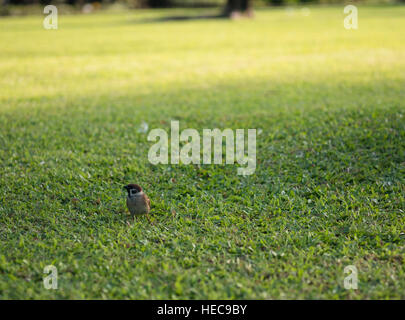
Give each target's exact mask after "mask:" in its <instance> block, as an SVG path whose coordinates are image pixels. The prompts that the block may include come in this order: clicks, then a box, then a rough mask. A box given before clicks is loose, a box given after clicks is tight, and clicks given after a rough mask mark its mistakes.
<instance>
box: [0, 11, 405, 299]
mask: <svg viewBox="0 0 405 320" xmlns="http://www.w3.org/2000/svg"><path fill="white" fill-rule="evenodd" d="M179 12H181V13H185V14H190V15H192V14H198V13H199V12H197V11H196V10H185V12H183V11H181V10H180V11H179V10H176V11H173V10H159V11H147V10H144V11H131V12H104V13H103V12H101V13H98V14H92V15H70V16H64V15H61V16H60V17H59V29H58V30H45V29H43V28H42V19H43V16H26V17H7V18H1V19H0V44H1V45H0V144H1V148H0V298H3V299H5V298H18V299H20V298H27V299H54V298H55V299H70V298H78V299H83V298H84V299H90V298H91V299H105V298H113V299H127V298H130V299H149V298H151V299H161V298H162V299H188V298H189V299H283V298H289V299H303V298H308V299H318V298H328V299H340V298H343V299H372V298H373V299H375V298H378V299H380V298H382V299H384V298H397V299H405V266H404V260H405V213H404V210H405V205H404V204H405V167H404V165H405V118H404V117H405V32H403V31H404V30H405V6H385V7H384V6H380V7H377V6H376V7H362V6H360V7H359V29H358V30H346V29H345V28H344V27H343V19H344V17H345V15H344V14H343V6H335V7H310V14H309V15H307V14H305V15H303V14H302V11H301V10H300V9H296V10H294V11H292V12H291V11H286V10H285V9H284V8H279V9H262V10H257V11H256V17H255V19H253V20H238V21H230V20H222V19H209V20H188V21H160V22H159V21H154V20H153V18H157V17H163V16H170V15H173V14H178V13H179ZM171 120H178V121H180V129H181V130H182V129H185V128H195V129H197V130H199V132H200V133H201V132H202V130H203V129H204V128H208V129H212V128H220V129H225V128H231V129H238V128H244V129H248V128H256V129H257V168H256V171H255V173H254V174H253V175H250V176H240V175H237V174H236V170H237V167H238V166H236V165H200V166H198V165H152V164H151V163H150V162H149V161H148V150H149V148H150V147H151V145H152V144H153V143H152V142H150V141H148V140H147V135H148V133H147V132H146V130H145V129H146V127H147V128H148V130H150V129H153V128H162V129H165V130H169V128H170V121H171ZM131 182H137V183H139V184H140V185H142V186H143V187H144V189H145V191H146V192H147V194H148V195H149V196H150V198H151V202H152V212H151V218H152V224H150V223H149V222H148V221H147V219H145V218H143V217H141V218H140V219H137V221H135V222H132V220H131V219H130V217H129V216H128V214H127V209H126V206H125V190H123V186H124V185H125V184H127V183H131ZM128 223H129V224H130V225H128ZM51 264H53V265H54V266H56V267H57V269H58V275H59V281H58V289H57V290H46V289H45V288H44V285H43V277H44V276H45V274H44V273H43V269H44V267H45V266H47V265H51ZM348 265H354V266H356V267H357V269H358V280H359V283H358V289H357V290H346V289H345V288H344V286H343V281H344V277H345V276H346V274H345V273H344V268H345V267H346V266H348Z"/></svg>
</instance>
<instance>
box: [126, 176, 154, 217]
mask: <svg viewBox="0 0 405 320" xmlns="http://www.w3.org/2000/svg"><path fill="white" fill-rule="evenodd" d="M124 189H126V190H127V192H128V196H127V207H128V210H129V212H130V213H131V216H132V217H136V216H140V215H143V214H145V215H146V217H147V218H148V220H149V221H150V219H149V211H150V200H149V198H148V196H147V195H146V194H145V193H144V192H143V190H142V188H141V186H140V185H138V184H128V185H126V186H125V187H124Z"/></svg>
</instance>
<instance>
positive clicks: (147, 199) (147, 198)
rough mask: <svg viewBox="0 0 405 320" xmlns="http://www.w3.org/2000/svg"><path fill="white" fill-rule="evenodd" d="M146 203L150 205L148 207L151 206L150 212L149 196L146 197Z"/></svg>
mask: <svg viewBox="0 0 405 320" xmlns="http://www.w3.org/2000/svg"><path fill="white" fill-rule="evenodd" d="M146 202H147V204H148V206H149V210H150V199H149V197H148V196H146Z"/></svg>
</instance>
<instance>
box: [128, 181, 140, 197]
mask: <svg viewBox="0 0 405 320" xmlns="http://www.w3.org/2000/svg"><path fill="white" fill-rule="evenodd" d="M124 189H126V190H127V192H128V197H131V196H134V195H136V194H137V193H139V192H142V188H141V186H140V185H138V184H134V183H131V184H128V185H126V186H125V187H124Z"/></svg>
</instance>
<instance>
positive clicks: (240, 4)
mask: <svg viewBox="0 0 405 320" xmlns="http://www.w3.org/2000/svg"><path fill="white" fill-rule="evenodd" d="M241 14H246V15H248V16H251V7H250V0H227V3H226V5H225V8H224V15H226V16H229V17H236V16H237V15H241Z"/></svg>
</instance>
